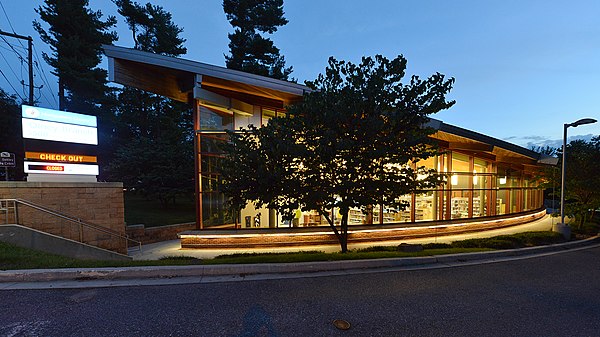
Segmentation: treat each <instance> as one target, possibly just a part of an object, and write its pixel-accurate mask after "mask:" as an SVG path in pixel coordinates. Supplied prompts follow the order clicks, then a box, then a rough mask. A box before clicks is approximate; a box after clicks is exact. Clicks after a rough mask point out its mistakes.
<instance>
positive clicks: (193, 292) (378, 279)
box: [0, 248, 600, 336]
mask: <svg viewBox="0 0 600 337" xmlns="http://www.w3.org/2000/svg"><path fill="white" fill-rule="evenodd" d="M599 280H600V248H593V249H585V250H580V251H576V252H567V253H562V254H556V255H551V256H545V257H537V258H531V259H524V260H517V261H510V262H501V263H492V264H484V265H474V266H463V267H454V268H442V269H429V270H414V271H400V272H384V273H374V274H358V275H347V276H328V277H315V278H298V279H281V280H265V281H240V282H226V283H207V284H191V285H176V286H172V285H171V286H144V287H117V288H93V289H83V290H82V289H61V290H10V291H0V336H599V335H600V282H599ZM334 319H344V320H347V321H348V322H350V324H351V328H350V330H346V331H342V330H338V329H336V328H335V327H334V326H333V324H332V321H333V320H334Z"/></svg>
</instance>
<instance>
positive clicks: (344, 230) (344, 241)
mask: <svg viewBox="0 0 600 337" xmlns="http://www.w3.org/2000/svg"><path fill="white" fill-rule="evenodd" d="M348 212H349V210H346V211H345V212H344V213H343V214H342V222H341V224H340V225H341V228H340V236H339V241H340V247H341V248H342V254H344V253H347V252H348Z"/></svg>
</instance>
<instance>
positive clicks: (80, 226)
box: [77, 218, 83, 243]
mask: <svg viewBox="0 0 600 337" xmlns="http://www.w3.org/2000/svg"><path fill="white" fill-rule="evenodd" d="M77 222H78V223H79V242H81V243H83V224H82V223H81V219H79V218H77Z"/></svg>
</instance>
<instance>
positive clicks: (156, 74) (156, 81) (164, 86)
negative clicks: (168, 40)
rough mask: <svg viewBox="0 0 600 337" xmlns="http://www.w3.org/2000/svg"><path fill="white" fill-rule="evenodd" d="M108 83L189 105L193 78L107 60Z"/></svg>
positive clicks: (110, 59)
mask: <svg viewBox="0 0 600 337" xmlns="http://www.w3.org/2000/svg"><path fill="white" fill-rule="evenodd" d="M108 62H109V69H110V70H112V71H111V72H110V73H109V81H113V82H116V83H119V84H122V85H126V86H130V87H133V88H137V89H141V90H145V91H149V92H152V93H155V94H158V95H161V96H166V97H169V98H171V99H174V100H176V101H180V102H185V103H191V101H190V93H191V91H192V89H193V88H194V76H193V75H192V74H190V73H186V72H183V71H174V70H173V69H168V68H163V67H160V66H155V65H147V64H144V63H138V62H134V61H129V60H124V59H115V58H109V59H108Z"/></svg>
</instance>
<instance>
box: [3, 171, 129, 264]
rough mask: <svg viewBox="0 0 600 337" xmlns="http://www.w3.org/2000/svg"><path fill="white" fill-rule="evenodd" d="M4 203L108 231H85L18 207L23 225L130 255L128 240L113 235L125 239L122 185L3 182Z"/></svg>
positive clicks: (56, 218)
mask: <svg viewBox="0 0 600 337" xmlns="http://www.w3.org/2000/svg"><path fill="white" fill-rule="evenodd" d="M0 199H23V200H25V201H29V202H32V203H34V204H37V205H40V206H43V207H46V208H49V209H51V210H53V211H56V212H58V213H62V214H65V215H68V216H72V217H76V218H79V219H81V220H83V221H84V222H87V223H91V224H93V225H97V226H100V227H102V228H103V229H105V230H106V231H105V232H103V231H99V230H94V229H89V228H86V227H82V226H79V225H77V224H75V223H73V222H70V221H68V220H64V219H61V218H60V217H56V216H52V215H48V214H45V213H43V212H40V211H37V210H35V209H33V208H31V207H29V206H26V205H23V204H19V206H18V216H19V221H18V222H19V224H20V225H23V226H26V227H30V228H34V229H37V230H40V231H43V232H47V233H50V234H54V235H58V236H61V237H64V238H67V239H71V240H75V241H83V242H85V243H88V244H90V245H93V246H97V247H101V248H104V249H109V250H113V251H117V252H120V253H127V243H126V242H125V240H123V239H119V238H118V236H117V235H113V234H119V235H125V213H124V212H125V211H124V204H123V184H122V183H66V182H0ZM107 232H108V233H107ZM111 233H112V234H111Z"/></svg>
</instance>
